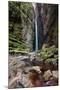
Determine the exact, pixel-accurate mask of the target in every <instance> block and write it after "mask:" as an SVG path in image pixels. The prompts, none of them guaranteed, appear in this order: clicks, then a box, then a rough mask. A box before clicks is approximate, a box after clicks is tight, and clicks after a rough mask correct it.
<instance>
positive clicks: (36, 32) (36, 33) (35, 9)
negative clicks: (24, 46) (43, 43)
mask: <svg viewBox="0 0 60 90" xmlns="http://www.w3.org/2000/svg"><path fill="white" fill-rule="evenodd" d="M32 5H33V8H34V13H35V18H34V22H35V38H36V40H35V50H36V51H37V50H38V31H37V15H38V13H37V8H36V3H32Z"/></svg>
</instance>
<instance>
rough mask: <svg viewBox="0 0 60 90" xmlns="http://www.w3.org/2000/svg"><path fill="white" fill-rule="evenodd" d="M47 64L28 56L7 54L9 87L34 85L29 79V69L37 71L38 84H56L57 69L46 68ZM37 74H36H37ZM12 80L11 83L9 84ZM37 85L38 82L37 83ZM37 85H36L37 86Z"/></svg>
mask: <svg viewBox="0 0 60 90" xmlns="http://www.w3.org/2000/svg"><path fill="white" fill-rule="evenodd" d="M46 67H48V66H47V64H45V65H44V64H43V62H42V61H39V60H36V58H33V59H32V58H31V59H30V57H29V56H9V78H8V79H9V85H8V87H9V88H27V87H35V86H36V85H33V84H32V83H31V82H30V80H29V71H30V70H35V71H36V72H37V73H39V80H40V81H41V82H40V81H38V80H37V82H38V83H42V84H41V85H40V86H55V85H58V70H52V69H51V66H49V68H47V69H46ZM37 75H38V74H37ZM11 82H12V84H11ZM38 85H39V84H38ZM38 85H37V86H38Z"/></svg>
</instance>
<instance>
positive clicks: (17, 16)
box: [9, 2, 58, 51]
mask: <svg viewBox="0 0 60 90" xmlns="http://www.w3.org/2000/svg"><path fill="white" fill-rule="evenodd" d="M35 5H36V8H35V11H34V7H33V5H32V3H23V2H18V3H17V2H9V49H10V50H15V49H17V50H28V49H29V50H30V51H35V49H36V32H35V30H36V25H37V38H38V41H37V43H38V45H37V46H38V49H41V48H42V45H43V44H44V43H47V44H48V45H53V44H54V45H56V46H57V47H58V5H55V4H54V5H53V4H40V3H35ZM36 16H37V18H36ZM35 19H36V20H35ZM35 21H36V23H35Z"/></svg>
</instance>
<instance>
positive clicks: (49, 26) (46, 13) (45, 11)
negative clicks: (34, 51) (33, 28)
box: [36, 3, 58, 49]
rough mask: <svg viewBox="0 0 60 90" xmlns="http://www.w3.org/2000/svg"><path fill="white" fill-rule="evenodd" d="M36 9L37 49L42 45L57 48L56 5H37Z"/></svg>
mask: <svg viewBox="0 0 60 90" xmlns="http://www.w3.org/2000/svg"><path fill="white" fill-rule="evenodd" d="M36 8H37V9H36V10H37V29H38V47H39V49H40V48H41V47H42V44H44V43H48V44H49V45H53V44H55V45H56V46H58V40H57V36H58V33H57V32H58V5H53V4H39V3H37V4H36Z"/></svg>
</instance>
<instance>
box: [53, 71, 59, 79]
mask: <svg viewBox="0 0 60 90" xmlns="http://www.w3.org/2000/svg"><path fill="white" fill-rule="evenodd" d="M52 75H53V77H55V78H58V71H57V70H56V71H52Z"/></svg>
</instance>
